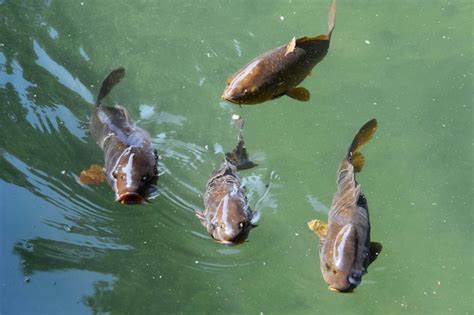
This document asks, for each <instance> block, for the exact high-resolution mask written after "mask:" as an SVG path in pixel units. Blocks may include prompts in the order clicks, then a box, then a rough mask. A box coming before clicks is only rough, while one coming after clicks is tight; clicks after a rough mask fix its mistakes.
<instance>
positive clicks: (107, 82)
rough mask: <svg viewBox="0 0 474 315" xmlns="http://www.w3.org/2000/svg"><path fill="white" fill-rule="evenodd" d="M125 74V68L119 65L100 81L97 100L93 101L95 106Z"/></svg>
mask: <svg viewBox="0 0 474 315" xmlns="http://www.w3.org/2000/svg"><path fill="white" fill-rule="evenodd" d="M124 76H125V69H124V68H123V67H119V68H117V69H115V70H112V72H110V73H109V74H108V75H107V77H106V78H105V79H104V81H103V82H102V86H101V88H100V92H99V95H98V96H97V100H96V101H95V106H99V105H100V103H101V102H102V100H103V99H104V97H106V96H107V94H109V93H110V91H111V90H112V89H113V88H114V86H116V85H117V84H118V83H119V82H120V81H122V79H123V77H124Z"/></svg>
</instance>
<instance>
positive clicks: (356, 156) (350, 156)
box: [346, 119, 377, 172]
mask: <svg viewBox="0 0 474 315" xmlns="http://www.w3.org/2000/svg"><path fill="white" fill-rule="evenodd" d="M376 130H377V120H376V119H371V120H369V121H368V122H366V123H365V124H364V125H363V126H362V128H360V129H359V131H358V132H357V134H356V135H355V136H354V139H353V140H352V143H351V145H350V146H349V148H348V149H347V154H346V158H347V160H348V161H349V162H350V163H351V164H352V165H354V170H355V171H356V172H360V171H361V170H362V167H363V166H364V157H363V156H362V154H360V153H359V152H358V151H359V149H360V148H361V147H362V146H363V145H364V144H366V143H367V142H369V140H370V139H372V137H373V136H374V134H375V131H376ZM354 161H355V162H356V164H354Z"/></svg>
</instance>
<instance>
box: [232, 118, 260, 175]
mask: <svg viewBox="0 0 474 315" xmlns="http://www.w3.org/2000/svg"><path fill="white" fill-rule="evenodd" d="M231 123H232V124H233V125H234V126H235V127H236V128H237V129H238V130H239V134H238V136H237V139H238V140H239V143H238V144H237V146H236V147H235V149H234V150H233V151H232V152H229V153H226V154H225V156H226V159H227V160H228V161H229V162H230V163H232V164H234V165H235V166H236V167H237V169H238V170H246V169H249V168H252V167H254V166H256V165H257V164H255V163H253V162H252V161H250V160H249V156H248V154H247V149H246V148H245V144H244V137H243V128H244V120H243V119H242V117H240V115H237V114H234V115H232V120H231Z"/></svg>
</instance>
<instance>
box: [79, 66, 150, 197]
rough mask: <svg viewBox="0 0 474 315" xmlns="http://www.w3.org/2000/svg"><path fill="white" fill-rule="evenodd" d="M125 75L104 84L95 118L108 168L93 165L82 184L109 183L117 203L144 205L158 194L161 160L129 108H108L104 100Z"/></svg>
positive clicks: (84, 173)
mask: <svg viewBox="0 0 474 315" xmlns="http://www.w3.org/2000/svg"><path fill="white" fill-rule="evenodd" d="M124 75H125V70H124V69H123V68H118V69H115V70H113V71H112V72H111V73H110V74H109V75H108V76H107V77H106V78H105V80H104V82H103V83H102V87H101V89H100V92H99V96H98V97H97V100H96V103H95V106H94V110H93V112H92V117H91V127H90V129H91V133H92V136H93V137H94V139H95V141H96V142H97V144H98V145H99V147H100V148H101V149H102V150H103V151H104V160H105V167H104V168H102V167H101V166H99V165H92V166H91V167H90V168H89V169H88V170H85V171H82V172H81V176H80V180H81V182H83V183H87V184H91V183H98V182H101V181H104V180H106V181H107V182H108V183H109V185H110V186H111V187H112V188H113V190H114V192H115V195H116V201H119V202H120V203H126V204H136V203H141V202H143V200H146V198H147V197H148V196H149V194H150V193H152V192H154V191H156V183H157V181H158V170H157V168H156V164H157V162H158V156H157V153H156V150H155V149H153V146H152V144H151V140H150V136H149V134H148V133H147V132H146V131H145V130H143V129H141V128H139V127H137V126H135V124H134V123H133V122H132V121H131V119H130V117H129V115H128V112H127V110H126V109H125V108H123V107H120V106H116V107H107V106H104V105H102V100H103V99H104V97H106V96H107V94H109V92H110V91H111V90H112V88H113V87H114V86H115V85H116V84H118V83H119V82H120V81H121V80H122V78H123V77H124Z"/></svg>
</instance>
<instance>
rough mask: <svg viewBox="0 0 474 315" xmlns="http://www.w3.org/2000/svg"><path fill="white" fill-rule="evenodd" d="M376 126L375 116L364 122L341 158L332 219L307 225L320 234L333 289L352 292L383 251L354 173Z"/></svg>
mask: <svg viewBox="0 0 474 315" xmlns="http://www.w3.org/2000/svg"><path fill="white" fill-rule="evenodd" d="M376 129H377V121H376V120H375V119H372V120H370V121H368V122H367V123H365V124H364V126H362V128H361V129H360V130H359V132H357V134H356V135H355V137H354V140H353V141H352V143H351V145H350V146H349V148H348V150H347V154H346V156H345V158H344V159H343V160H342V161H341V163H340V165H339V169H338V170H337V192H336V193H335V194H334V197H333V200H332V205H331V209H330V210H329V214H328V221H329V222H328V223H325V222H323V221H320V220H312V221H310V222H308V227H309V228H310V229H311V230H312V231H313V232H314V233H315V234H316V235H318V236H319V239H320V242H319V257H320V268H321V273H322V274H323V278H324V280H325V281H326V282H327V284H328V285H329V289H330V290H333V291H341V292H350V291H352V290H353V289H354V288H355V287H357V286H358V285H359V284H360V282H361V278H362V276H363V275H364V274H365V273H366V272H367V267H368V266H369V264H370V263H372V262H373V261H374V260H375V259H376V258H377V256H378V255H379V253H380V252H381V250H382V245H381V244H379V243H375V242H371V241H370V221H369V210H368V209H369V208H368V206H367V200H366V198H365V196H364V194H363V193H362V191H361V186H360V184H358V183H357V181H356V180H355V173H357V172H360V171H361V170H362V167H363V166H364V157H363V155H362V154H361V153H360V152H359V149H360V148H361V146H362V145H364V144H365V143H367V142H368V141H369V140H370V139H371V138H372V136H373V135H374V133H375V130H376Z"/></svg>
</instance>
